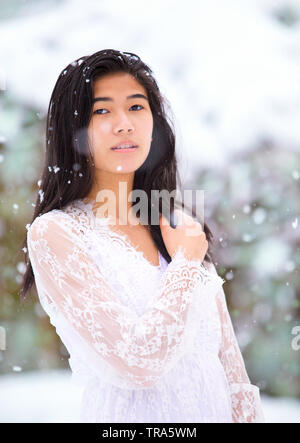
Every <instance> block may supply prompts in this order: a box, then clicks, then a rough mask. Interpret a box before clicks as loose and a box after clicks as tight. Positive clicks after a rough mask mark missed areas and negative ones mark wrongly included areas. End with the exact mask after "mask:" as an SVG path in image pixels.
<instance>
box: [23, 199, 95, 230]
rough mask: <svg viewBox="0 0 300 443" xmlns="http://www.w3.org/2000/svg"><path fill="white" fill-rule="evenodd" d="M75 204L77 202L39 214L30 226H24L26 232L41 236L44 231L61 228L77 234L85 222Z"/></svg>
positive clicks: (78, 207)
mask: <svg viewBox="0 0 300 443" xmlns="http://www.w3.org/2000/svg"><path fill="white" fill-rule="evenodd" d="M76 203H77V201H74V202H71V203H69V204H67V205H66V206H65V207H63V208H61V209H57V208H54V209H51V210H49V211H47V212H44V213H42V214H39V215H38V216H37V217H36V218H35V219H34V220H33V222H32V223H31V224H28V225H26V228H27V230H28V231H34V232H35V233H37V234H39V235H43V234H45V232H46V231H57V230H58V229H60V228H61V229H63V230H65V231H66V230H67V231H69V232H70V233H71V232H72V233H75V234H79V233H80V231H81V230H82V225H84V224H87V220H84V214H83V213H82V210H81V209H80V206H78V205H77V204H76ZM80 227H81V229H80ZM76 228H77V229H76Z"/></svg>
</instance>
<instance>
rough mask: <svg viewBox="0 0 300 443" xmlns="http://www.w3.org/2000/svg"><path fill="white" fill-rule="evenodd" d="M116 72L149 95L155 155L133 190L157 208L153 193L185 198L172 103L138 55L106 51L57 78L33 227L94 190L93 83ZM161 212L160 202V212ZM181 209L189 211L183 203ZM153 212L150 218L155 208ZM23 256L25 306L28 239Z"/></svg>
mask: <svg viewBox="0 0 300 443" xmlns="http://www.w3.org/2000/svg"><path fill="white" fill-rule="evenodd" d="M112 72H124V73H128V74H131V75H132V76H133V77H134V78H135V79H136V80H137V81H138V82H139V83H140V84H141V85H142V86H143V87H144V88H145V89H146V91H147V94H148V99H149V104H150V108H151V111H152V115H153V133H152V143H151V147H150V152H149V154H148V157H147V159H146V160H145V162H144V163H143V164H142V165H141V167H140V168H139V169H138V170H136V171H135V175H134V183H133V190H135V189H142V190H144V191H145V192H146V193H147V196H148V202H149V205H150V204H151V203H150V202H153V194H152V199H151V190H152V189H154V190H158V191H161V190H166V191H168V192H170V193H171V192H172V191H174V190H176V189H179V190H180V192H182V191H181V189H182V184H181V180H180V177H179V176H178V169H177V159H176V155H175V131H174V129H173V124H172V122H171V121H170V120H169V117H168V115H167V112H166V107H167V106H168V107H169V103H168V101H167V100H166V98H165V97H163V95H162V94H161V92H160V90H159V87H158V85H157V83H156V81H155V79H154V77H153V76H152V73H153V72H152V70H151V69H150V67H149V66H147V65H146V64H145V63H143V62H142V61H141V59H140V58H139V56H137V55H136V54H132V53H129V52H121V51H116V50H114V49H106V50H102V51H98V52H96V53H94V54H92V55H88V56H84V57H81V58H80V59H77V60H74V61H73V62H72V63H70V64H69V65H68V66H67V67H66V68H64V69H63V70H62V72H61V73H60V75H59V77H58V80H57V82H56V84H55V87H54V90H53V92H52V95H51V98H50V103H49V108H48V114H47V124H46V154H45V163H44V168H43V172H42V177H41V179H40V180H39V182H38V183H39V188H40V189H39V191H38V195H37V198H36V203H35V210H34V214H33V217H32V221H31V223H32V222H33V221H34V220H35V218H36V217H38V216H39V215H42V214H44V213H46V212H49V211H51V210H52V209H62V208H63V207H65V206H66V205H67V204H69V203H70V202H72V201H74V200H76V199H82V198H84V197H86V196H87V194H88V193H89V191H90V190H91V187H92V184H93V180H94V161H93V156H92V151H91V148H90V146H89V143H88V137H87V128H88V126H89V122H90V119H91V116H92V106H93V104H92V99H93V82H95V81H96V80H97V79H98V78H100V77H101V76H103V75H105V74H109V73H112ZM178 181H179V183H180V187H179V188H178V185H177V182H178ZM70 183H71V185H70ZM161 207H162V206H161V202H159V210H160V212H161ZM181 207H186V205H184V202H183V201H182V202H181ZM148 209H149V211H148V213H149V214H150V213H151V207H149V208H148ZM173 209H174V200H173V199H171V200H170V213H171V214H172V211H173ZM190 213H191V214H192V215H193V216H194V217H195V218H197V217H196V214H195V210H194V209H193V208H190ZM166 217H168V216H167V214H166ZM168 219H170V217H168ZM202 225H203V229H204V232H205V234H206V238H207V240H208V244H209V247H208V251H207V253H206V256H205V257H204V260H206V261H208V262H211V261H212V257H211V251H210V249H211V242H212V237H213V234H212V232H211V231H210V229H209V228H208V226H207V225H206V223H203V224H202ZM149 229H150V233H151V236H152V238H153V240H154V242H155V244H156V246H157V248H158V249H159V251H160V252H161V254H162V255H163V257H164V258H165V259H166V260H167V261H168V263H169V262H170V261H171V257H170V255H169V254H168V251H167V249H166V247H165V244H164V242H163V238H162V235H161V231H160V227H159V225H158V224H157V225H151V223H149ZM22 250H24V251H26V252H25V262H26V272H25V273H24V275H23V281H22V285H21V291H20V296H21V301H24V300H25V298H26V294H27V292H28V291H29V290H30V289H31V287H32V285H33V283H34V274H33V270H32V267H31V263H30V260H29V256H28V248H27V238H26V237H25V240H24V242H23V244H22Z"/></svg>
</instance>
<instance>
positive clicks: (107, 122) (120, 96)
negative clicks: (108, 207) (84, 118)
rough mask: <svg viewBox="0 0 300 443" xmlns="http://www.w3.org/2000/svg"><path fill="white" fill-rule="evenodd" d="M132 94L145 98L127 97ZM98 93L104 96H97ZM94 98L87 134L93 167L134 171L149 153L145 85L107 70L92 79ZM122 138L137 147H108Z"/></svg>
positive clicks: (150, 120) (149, 115)
mask: <svg viewBox="0 0 300 443" xmlns="http://www.w3.org/2000/svg"><path fill="white" fill-rule="evenodd" d="M134 94H142V95H143V96H145V98H143V97H136V98H134V97H133V98H132V97H131V98H130V97H129V96H131V95H134ZM101 97H102V98H103V97H106V99H105V100H98V99H99V98H101ZM94 99H97V100H95V102H94V104H93V109H92V118H91V121H90V124H89V127H88V137H89V141H90V143H91V146H92V151H93V156H94V163H95V168H96V169H97V170H105V171H107V172H115V173H130V172H134V171H136V170H137V169H138V168H139V167H140V166H141V165H142V164H143V163H144V161H145V160H146V158H147V156H148V154H149V151H150V146H151V139H152V131H153V117H152V112H151V109H150V105H149V102H148V97H147V93H146V90H145V88H144V87H143V86H141V85H140V83H138V82H137V81H136V79H135V78H134V77H133V76H131V75H130V74H127V73H123V72H122V73H112V74H107V75H105V76H104V77H102V78H100V79H98V80H96V81H95V82H94ZM126 140H130V141H132V142H133V144H134V145H138V148H137V149H136V150H135V151H133V152H118V151H113V150H112V149H111V148H112V147H113V146H115V145H118V144H121V143H122V142H125V141H126Z"/></svg>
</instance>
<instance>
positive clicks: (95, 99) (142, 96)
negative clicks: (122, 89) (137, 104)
mask: <svg viewBox="0 0 300 443" xmlns="http://www.w3.org/2000/svg"><path fill="white" fill-rule="evenodd" d="M126 98H127V100H129V99H130V98H144V99H145V100H147V101H149V100H148V98H147V97H146V96H145V95H143V94H132V95H128V97H126ZM100 101H103V102H113V101H114V100H113V98H111V97H94V98H93V103H95V102H100Z"/></svg>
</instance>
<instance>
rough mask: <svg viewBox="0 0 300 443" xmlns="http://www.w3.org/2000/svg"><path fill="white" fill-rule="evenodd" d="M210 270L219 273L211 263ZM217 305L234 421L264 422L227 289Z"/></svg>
mask: <svg viewBox="0 0 300 443" xmlns="http://www.w3.org/2000/svg"><path fill="white" fill-rule="evenodd" d="M210 269H211V271H213V272H215V273H216V274H217V271H216V269H215V267H214V265H213V264H210ZM216 302H217V307H218V311H219V314H220V321H221V330H222V342H221V346H220V351H219V358H220V361H221V363H222V365H223V367H224V370H225V373H226V376H227V380H228V383H229V387H230V392H231V403H232V418H233V421H234V422H235V423H264V422H265V418H264V414H263V410H262V406H261V400H260V395H259V388H258V386H255V385H253V384H251V382H250V379H249V377H248V375H247V372H246V368H245V363H244V360H243V356H242V354H241V351H240V348H239V345H238V342H237V339H236V336H235V333H234V329H233V326H232V322H231V318H230V315H229V312H228V308H227V303H226V298H225V294H224V290H223V287H221V288H219V290H218V291H217V298H216Z"/></svg>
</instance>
